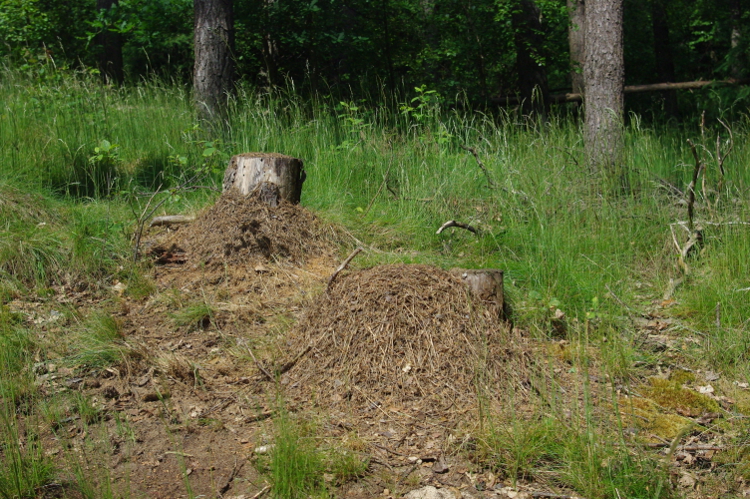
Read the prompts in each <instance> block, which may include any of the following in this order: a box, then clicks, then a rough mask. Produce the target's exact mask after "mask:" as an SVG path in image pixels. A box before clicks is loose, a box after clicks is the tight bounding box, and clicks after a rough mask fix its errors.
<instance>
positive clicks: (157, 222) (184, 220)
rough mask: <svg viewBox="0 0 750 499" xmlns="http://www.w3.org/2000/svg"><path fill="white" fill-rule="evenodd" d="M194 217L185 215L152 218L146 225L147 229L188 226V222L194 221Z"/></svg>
mask: <svg viewBox="0 0 750 499" xmlns="http://www.w3.org/2000/svg"><path fill="white" fill-rule="evenodd" d="M194 220H195V217H191V216H187V215H165V216H163V217H154V218H153V219H151V223H150V224H149V225H148V226H149V227H162V226H166V227H169V226H172V225H179V224H189V223H190V222H192V221H194Z"/></svg>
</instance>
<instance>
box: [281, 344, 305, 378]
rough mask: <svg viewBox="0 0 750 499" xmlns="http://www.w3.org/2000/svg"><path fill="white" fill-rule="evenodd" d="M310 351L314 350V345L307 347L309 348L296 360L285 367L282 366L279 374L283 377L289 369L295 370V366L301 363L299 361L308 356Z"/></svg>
mask: <svg viewBox="0 0 750 499" xmlns="http://www.w3.org/2000/svg"><path fill="white" fill-rule="evenodd" d="M310 350H312V345H307V348H305V350H304V351H303V352H302V353H300V354H299V355H297V356H296V357H295V358H294V359H292V360H290V361H289V362H287V363H286V364H284V365H283V366H281V369H279V370H278V371H277V372H278V374H279V375H282V374H284V373H285V372H287V371H288V370H289V369H291V368H293V367H294V366H295V365H297V362H299V360H300V359H301V358H302V357H304V356H305V355H307V352H309V351H310Z"/></svg>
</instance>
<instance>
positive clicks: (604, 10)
mask: <svg viewBox="0 0 750 499" xmlns="http://www.w3.org/2000/svg"><path fill="white" fill-rule="evenodd" d="M622 19H623V18H622V0H588V1H587V3H586V34H585V37H586V60H585V64H584V78H585V84H584V85H585V88H584V106H585V115H586V127H585V130H584V143H585V146H586V154H587V159H588V164H589V166H590V167H591V168H592V169H594V170H598V171H601V172H606V173H608V174H610V175H613V178H615V179H617V180H618V181H620V182H623V181H625V175H624V173H625V172H624V162H623V107H624V100H625V99H624V95H625V94H624V83H625V69H624V61H623V40H622ZM623 187H625V185H623Z"/></svg>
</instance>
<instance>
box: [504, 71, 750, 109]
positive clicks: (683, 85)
mask: <svg viewBox="0 0 750 499" xmlns="http://www.w3.org/2000/svg"><path fill="white" fill-rule="evenodd" d="M747 83H750V79H747V78H745V79H739V80H738V79H734V78H730V79H728V80H710V81H703V80H698V81H681V82H668V83H652V84H648V85H626V86H625V88H624V89H623V91H624V93H626V94H634V93H638V92H661V91H664V90H694V89H698V88H703V87H707V86H709V85H744V84H747ZM490 101H491V102H492V103H493V104H500V105H503V104H504V105H507V106H514V105H518V104H521V102H522V99H520V98H519V97H518V96H516V95H507V96H502V97H492V98H491V99H490ZM582 101H583V94H579V93H573V92H568V93H564V94H551V95H550V96H549V102H550V103H552V104H564V103H566V102H582Z"/></svg>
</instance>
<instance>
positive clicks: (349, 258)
mask: <svg viewBox="0 0 750 499" xmlns="http://www.w3.org/2000/svg"><path fill="white" fill-rule="evenodd" d="M361 251H362V247H361V246H360V247H358V248H357V249H355V250H354V251H352V253H351V254H350V255H349V256H348V257H346V260H344V263H342V264H341V265H340V266H339V268H337V269H336V271H335V272H334V273H333V274H331V277H329V278H328V287H327V288H326V290H328V289H331V285H332V284H333V281H335V280H336V277H338V275H339V273H340V272H341V271H343V270H344V269H345V268H346V267H347V265H349V262H351V261H352V260H353V259H354V257H355V256H357V255H358V254H359V253H360V252H361Z"/></svg>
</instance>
